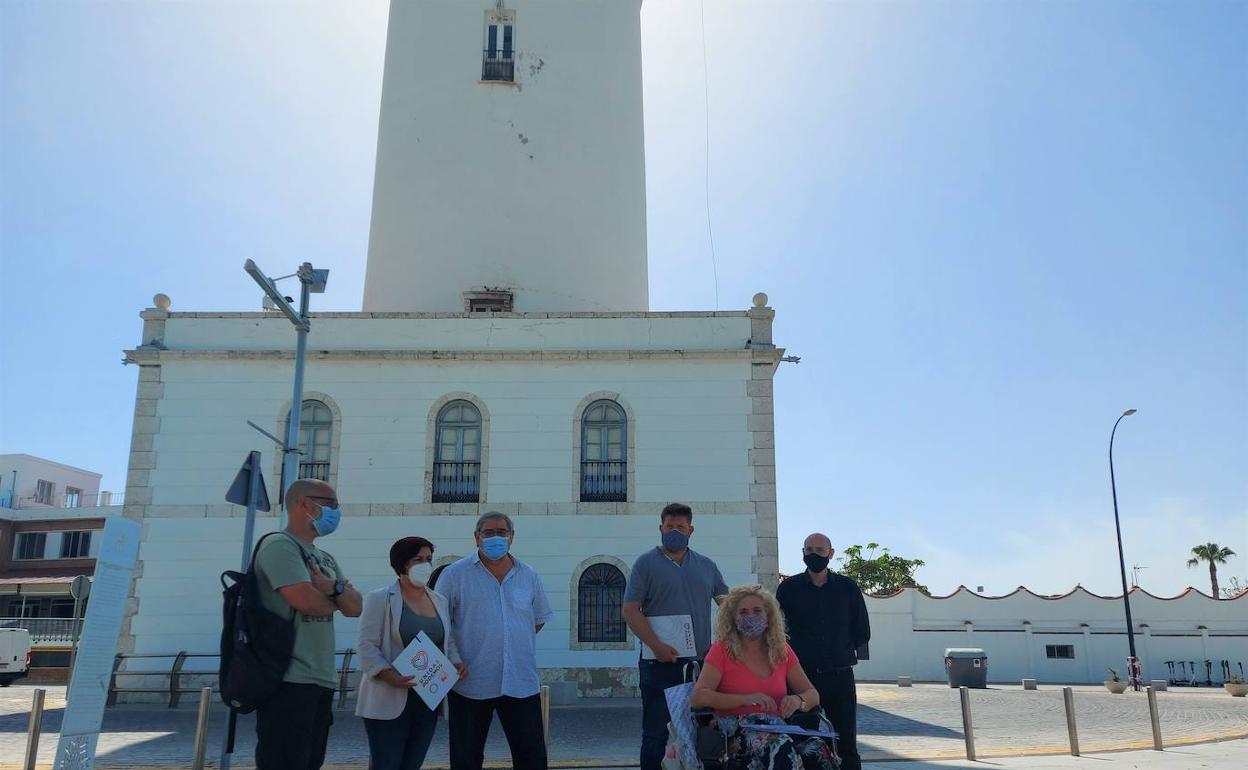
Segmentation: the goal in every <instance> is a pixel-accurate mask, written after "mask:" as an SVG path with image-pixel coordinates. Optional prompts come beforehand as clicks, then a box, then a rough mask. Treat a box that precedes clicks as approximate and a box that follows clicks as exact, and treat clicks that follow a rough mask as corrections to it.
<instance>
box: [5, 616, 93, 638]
mask: <svg viewBox="0 0 1248 770" xmlns="http://www.w3.org/2000/svg"><path fill="white" fill-rule="evenodd" d="M74 622H75V621H74V619H73V618H0V628H24V629H26V630H27V631H29V632H30V641H31V642H72V641H73V640H74Z"/></svg>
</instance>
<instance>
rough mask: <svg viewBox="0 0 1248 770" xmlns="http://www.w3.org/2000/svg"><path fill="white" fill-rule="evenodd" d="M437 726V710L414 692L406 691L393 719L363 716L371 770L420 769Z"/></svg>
mask: <svg viewBox="0 0 1248 770" xmlns="http://www.w3.org/2000/svg"><path fill="white" fill-rule="evenodd" d="M437 726H438V712H437V710H435V709H430V708H429V707H428V706H426V705H425V702H424V701H423V700H421V699H420V696H419V695H417V694H416V693H415V692H409V693H408V694H407V705H405V706H404V707H403V713H402V714H399V715H398V716H397V717H395V718H394V719H365V720H364V732H365V733H367V734H368V758H369V760H370V761H369V768H370V770H420V766H421V765H422V764H424V761H425V754H427V753H428V752H429V744H430V743H432V742H433V731H434V729H435V728H436V727H437Z"/></svg>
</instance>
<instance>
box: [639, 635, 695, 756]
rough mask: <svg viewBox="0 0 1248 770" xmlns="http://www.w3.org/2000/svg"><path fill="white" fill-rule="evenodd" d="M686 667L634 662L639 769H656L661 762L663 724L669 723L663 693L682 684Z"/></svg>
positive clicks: (664, 736) (664, 740)
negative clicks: (638, 699) (638, 694)
mask: <svg viewBox="0 0 1248 770" xmlns="http://www.w3.org/2000/svg"><path fill="white" fill-rule="evenodd" d="M687 664H688V661H684V660H681V661H677V662H675V663H660V662H659V661H657V660H645V659H642V660H640V661H638V662H637V668H638V685H639V687H640V689H641V770H659V768H660V766H661V765H662V763H663V753H664V751H665V750H666V749H667V723H668V722H670V721H671V715H669V714H668V713H667V697H666V696H665V695H663V691H664V690H666V689H667V688H669V687H675V686H676V685H678V684H681V683H683V682H684V681H685V666H686V665H687ZM686 716H687V715H686Z"/></svg>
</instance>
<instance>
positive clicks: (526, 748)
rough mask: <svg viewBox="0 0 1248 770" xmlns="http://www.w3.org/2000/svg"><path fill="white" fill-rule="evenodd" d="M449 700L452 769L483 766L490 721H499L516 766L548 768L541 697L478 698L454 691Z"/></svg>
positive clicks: (518, 769) (469, 769) (531, 769)
mask: <svg viewBox="0 0 1248 770" xmlns="http://www.w3.org/2000/svg"><path fill="white" fill-rule="evenodd" d="M446 697H447V701H448V702H449V703H450V725H449V726H448V727H449V731H450V735H451V770H481V765H482V764H483V763H484V762H485V739H486V738H488V737H489V735H490V721H491V720H493V718H494V713H495V712H497V713H498V721H499V722H501V723H502V725H503V734H504V735H506V736H507V746H508V747H509V748H510V749H511V766H512V768H514V770H546V736H545V729H544V727H543V725H542V699H541V696H539V695H531V696H529V697H527V698H509V697H507V696H506V695H504V696H501V697H498V698H487V699H486V700H476V699H474V698H465V697H464V696H462V695H460V694H459V693H457V692H454V691H451V693H450V694H448V695H447V696H446Z"/></svg>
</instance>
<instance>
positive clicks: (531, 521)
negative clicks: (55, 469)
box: [126, 313, 775, 668]
mask: <svg viewBox="0 0 1248 770" xmlns="http://www.w3.org/2000/svg"><path fill="white" fill-rule="evenodd" d="M755 326H756V324H755V323H752V319H751V318H749V317H748V316H746V315H745V314H743V313H723V314H709V313H686V314H660V313H656V314H641V313H638V314H636V315H633V314H629V317H596V316H593V315H570V314H563V316H561V317H546V316H544V315H542V314H535V315H531V316H506V317H496V318H489V319H478V318H464V317H459V318H432V317H427V316H424V317H413V316H405V315H401V314H399V315H396V316H394V317H387V316H370V315H369V314H363V313H352V314H327V315H326V316H322V317H317V318H316V319H314V322H313V329H314V332H313V336H312V340H311V342H310V345H309V350H310V353H311V355H310V357H309V360H308V362H307V369H306V373H305V381H304V387H305V395H306V396H309V397H310V396H312V395H314V394H315V395H317V396H318V397H324V398H325V399H327V400H329V401H330V402H332V403H331V407H332V411H334V412H335V415H336V419H337V420H338V422H337V425H336V434H337V437H336V439H335V441H334V443H335V444H336V445H337V447H338V448H337V451H336V452H335V454H334V457H333V459H332V462H333V467H332V468H331V477H332V478H334V480H335V482H336V485H337V489H338V493H339V497H340V499H341V500H342V501H343V503H344V506H343V507H344V512H345V523H344V525H343V527H342V528H341V530H340V531H339V532H338V533H335V534H334V535H333V537H332V538H330V539H327V540H326V541H325V543H324V545H325V547H326V548H327V549H328V550H329V551H330V552H331V553H334V554H335V556H337V557H338V558H339V560H340V562H341V563H342V564H343V566H344V568H345V569H346V570H347V572H348V574H349V575H350V576H351V578H352V579H353V580H354V581H355V582H356V583H357V584H358V585H360V586H361V587H362V588H371V587H378V586H381V585H384V584H385V583H386V582H388V581H389V580H390V579H391V577H390V575H389V574H388V572H389V569H388V564H387V553H388V550H389V547H390V544H391V543H392V542H393V541H394V540H395V539H397V538H399V537H402V536H407V535H413V534H419V535H423V536H425V537H428V538H430V539H431V540H433V541H434V542H435V543H436V544H437V545H438V555H439V556H447V555H464V554H466V553H468V552H469V551H470V550H471V548H472V545H471V532H472V527H473V524H474V523H475V520H476V517H477V515H478V514H479V513H480V512H483V511H486V510H501V511H503V512H506V513H508V514H510V515H513V516H514V517H516V522H517V544H516V553H517V555H518V556H519V557H520V558H522V559H525V560H528V561H530V563H532V564H533V566H534V567H535V568H536V569H537V570H538V572H539V574H541V576H542V579H543V581H544V583H545V585H546V589H547V592H548V593H549V595H550V598H551V602H552V604H553V606H554V607H555V609H556V617H555V619H554V620H553V621H552V623H551V624H550V625H549V626H548V627H547V628H546V629H545V630H544V631H543V632H542V636H541V642H540V645H539V663H540V664H541V665H542V666H543V667H546V668H562V667H573V668H586V667H588V668H597V667H614V666H621V667H624V668H628V667H630V666H633V665H634V664H635V661H636V654H637V653H636V651H635V649H609V650H604V649H593V650H582V649H575V650H574V649H572V648H571V629H570V617H571V602H572V600H573V598H574V596H573V591H572V590H571V585H570V583H571V580H572V576H573V574H574V571H575V570H576V568H577V567H578V566H579V565H581V564H582V562H584V560H585V559H587V558H589V557H595V556H603V557H607V558H606V559H604V560H606V561H615V560H620V561H622V562H624V563H626V564H628V565H631V564H632V562H633V560H634V559H635V558H636V556H637V555H638V554H640V553H641V552H642V551H643V550H645V549H646V548H648V547H653V546H654V545H656V544H657V542H658V524H659V520H658V515H659V511H660V510H661V509H662V507H663V505H665V504H666V503H668V502H670V501H672V500H681V501H684V502H688V503H690V504H691V505H693V507H694V510H695V525H696V527H697V532H696V534H695V540H694V547H695V548H696V549H698V550H699V551H700V552H702V553H705V554H707V555H709V556H711V557H712V558H715V559H716V560H717V561H718V562H719V564H720V566H721V569H722V570H723V571H724V573H725V577H726V579H727V580H728V581H729V582H730V583H734V584H739V583H755V582H758V581H759V579H760V577H759V573H760V572H766V573H767V574H774V570H775V566H774V555H775V528H774V521H773V519H772V512H774V502H772V501H773V500H774V491H773V489H774V487H773V486H772V484H773V483H774V475H767V476H765V477H764V478H763V479H762V481H759V480H758V478H757V475H758V473H759V470H760V469H759V467H758V466H760V465H761V466H764V467H763V470H764V471H771V470H772V469H771V459H770V458H771V455H770V452H771V450H770V447H771V446H772V444H771V440H772V433H771V430H772V428H771V422H770V418H771V409H770V402H771V398H770V393H771V389H770V384H771V383H770V381H769V378H770V376H771V368H770V367H771V366H774V361H772V360H771V359H769V358H764V359H762V363H760V362H759V361H757V360H755V354H754V353H752V352H751V351H749V350H747V349H746V345H747V340H749V339H750V336H751V334H752V333H754V329H755ZM767 331H768V333H769V329H768V330H767ZM318 334H319V335H321V336H319V337H318V336H317V335H318ZM144 337H145V339H157V340H158V341H159V343H160V344H159V346H151V347H148V348H147V349H146V350H145V351H141V353H142V355H143V356H155V357H156V359H158V365H156V363H155V362H152V363H144V365H143V370H142V373H141V374H140V384H139V398H138V400H137V403H136V417H135V426H136V432H135V447H136V448H134V450H133V451H132V452H131V457H130V477H131V481H132V486H131V487H130V488H129V489H128V493H133V494H128V498H127V499H128V502H127V507H126V513H127V515H129V516H134V517H136V518H137V517H141V518H142V520H143V521H144V537H143V545H142V549H141V552H140V559H141V562H142V567H141V575H140V578H139V579H138V582H137V583H136V593H135V597H136V598H137V599H138V602H137V612H136V614H135V615H134V616H133V617H132V618H131V620H130V627H129V629H128V635H129V637H130V638H131V639H132V640H133V644H134V649H135V651H137V652H161V653H164V652H176V651H177V650H179V649H186V650H211V649H213V648H214V647H215V645H216V643H217V637H218V634H219V628H220V626H219V623H220V620H219V615H220V606H219V604H220V588H219V584H218V582H217V580H216V576H217V575H219V574H220V572H222V571H223V570H226V569H233V568H237V564H238V560H239V556H240V552H239V550H240V543H241V535H242V521H241V520H240V518H239V517H241V516H242V514H243V510H242V508H240V507H238V506H232V505H229V504H227V503H225V502H224V493H225V490H226V488H227V487H228V486H229V484H230V482H231V480H232V479H233V478H234V475H235V474H236V472H237V470H238V468H239V466H240V464H241V463H242V462H243V460H244V459H245V457H246V456H247V453H248V452H249V451H251V450H253V449H260V450H261V451H262V452H264V458H265V459H264V469H265V475H266V477H267V482H268V485H269V490H270V498H271V499H273V500H274V501H276V498H277V483H278V475H277V472H276V471H277V461H276V460H277V458H276V453H275V452H274V448H273V447H272V446H271V445H270V444H269V443H268V442H267V441H266V440H265V439H264V438H263V437H261V436H260V435H259V434H258V433H257V432H255V431H254V430H253V429H252V428H250V427H248V425H247V420H251V421H253V422H255V423H256V424H258V425H261V426H263V427H265V428H267V429H269V430H271V431H273V432H275V433H276V432H278V429H279V425H280V423H281V422H282V421H284V419H285V415H286V409H287V405H288V403H289V399H290V389H291V377H292V364H291V360H290V358H289V357H286V356H283V355H274V354H273V353H272V351H274V350H283V349H285V350H288V349H289V348H290V347H291V345H292V341H293V335H292V333H291V329H290V327H289V324H288V322H287V321H285V319H282V318H274V317H271V316H265V315H263V314H171V315H169V316H167V317H165V316H163V314H162V315H161V316H155V315H153V316H150V317H148V319H147V327H146V329H145V334H144ZM365 345H367V346H375V347H372V348H371V350H368V351H363V352H361V347H362V346H365ZM431 350H438V351H445V353H444V354H440V357H431V356H429V355H425V354H424V353H422V354H421V355H420V356H415V355H413V353H415V352H418V351H431ZM604 350H606V351H607V352H605V353H604V352H593V351H604ZM474 351H475V352H474ZM457 353H458V354H462V355H456V354H457ZM762 353H763V354H764V355H765V356H771V355H772V351H763V352H762ZM143 360H145V361H149V362H151V361H152V360H153V359H151V358H144V359H143ZM760 376H761V377H763V378H764V379H762V380H759V379H754V378H755V377H760ZM760 384H765V385H766V386H768V387H766V388H761V389H760V388H759V387H758V386H759V385H760ZM602 392H610V393H614V394H618V400H619V401H621V402H622V403H623V404H624V405H625V407H626V411H627V412H628V413H629V415H630V420H631V422H630V426H629V427H630V432H631V439H630V441H629V445H630V455H629V464H630V471H631V473H632V475H633V481H632V484H631V487H632V488H631V492H630V497H629V501H628V502H627V503H580V502H578V498H579V494H578V490H577V487H576V484H575V479H576V474H577V472H578V469H579V460H580V457H579V450H580V437H579V434H578V433H577V432H576V430H575V425H574V421H575V418H576V417H577V416H578V414H579V412H580V411H581V409H583V407H584V404H585V402H586V399H588V398H591V397H594V396H595V394H600V393H602ZM462 393H467V394H471V396H472V397H473V398H474V399H476V400H477V401H478V402H479V403H480V404H481V405H482V407H483V416H485V417H486V419H487V424H486V434H487V435H486V441H485V444H486V446H487V449H486V459H485V461H484V462H485V468H484V470H485V474H484V475H485V477H486V484H485V490H484V501H483V502H481V503H479V504H476V503H473V504H445V503H443V504H435V503H431V502H425V501H426V500H427V498H426V497H425V494H426V490H425V475H426V471H427V470H428V469H429V468H430V465H431V461H432V458H431V457H429V455H428V452H429V451H430V450H429V449H428V448H427V447H429V446H430V444H431V442H430V441H428V440H427V439H428V435H429V430H430V428H431V427H432V420H431V417H432V416H433V415H434V413H435V412H436V407H437V405H438V404H439V401H440V400H441V399H445V398H446V397H448V396H449V395H451V394H462ZM760 407H761V408H763V409H764V411H763V412H762V413H757V414H756V413H755V412H756V410H758V409H759V408H760ZM760 418H762V419H760ZM760 437H762V438H760ZM759 441H762V442H763V443H757V442H759ZM756 443H757V447H756ZM758 447H761V449H760V448H758ZM756 461H757V462H756ZM756 500H758V501H762V502H761V503H759V502H756ZM760 505H765V506H768V507H769V508H770V510H766V509H760V508H759V506H760ZM276 525H277V518H276V516H275V515H270V516H268V517H266V518H264V519H263V520H262V522H261V525H260V530H261V531H265V530H266V529H271V528H274V527H276ZM760 564H767V565H769V566H766V567H759V565H760ZM337 628H338V633H339V644H340V646H343V647H347V646H353V644H354V634H355V625H354V621H349V620H345V621H343V622H342V623H340V624H338V625H337Z"/></svg>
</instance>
